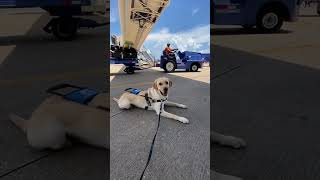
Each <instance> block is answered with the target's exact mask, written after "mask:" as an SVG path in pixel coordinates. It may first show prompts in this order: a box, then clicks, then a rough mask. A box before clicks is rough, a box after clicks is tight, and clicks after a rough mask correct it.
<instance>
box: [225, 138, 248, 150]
mask: <svg viewBox="0 0 320 180" xmlns="http://www.w3.org/2000/svg"><path fill="white" fill-rule="evenodd" d="M225 145H228V146H231V147H233V148H236V149H238V148H242V147H246V146H247V143H246V142H245V141H244V140H243V139H241V138H238V137H234V136H227V139H226V142H225Z"/></svg>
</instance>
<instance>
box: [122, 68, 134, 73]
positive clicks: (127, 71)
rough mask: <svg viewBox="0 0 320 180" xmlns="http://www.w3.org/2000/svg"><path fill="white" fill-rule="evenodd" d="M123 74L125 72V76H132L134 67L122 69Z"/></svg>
mask: <svg viewBox="0 0 320 180" xmlns="http://www.w3.org/2000/svg"><path fill="white" fill-rule="evenodd" d="M124 72H126V73H127V74H133V73H134V67H126V68H125V69H124Z"/></svg>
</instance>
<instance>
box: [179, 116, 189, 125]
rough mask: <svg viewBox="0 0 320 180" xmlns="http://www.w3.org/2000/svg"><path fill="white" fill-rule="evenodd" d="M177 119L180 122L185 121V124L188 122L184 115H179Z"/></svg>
mask: <svg viewBox="0 0 320 180" xmlns="http://www.w3.org/2000/svg"><path fill="white" fill-rule="evenodd" d="M179 121H180V122H182V123H185V124H188V123H189V120H188V119H187V118H185V117H180V118H179Z"/></svg>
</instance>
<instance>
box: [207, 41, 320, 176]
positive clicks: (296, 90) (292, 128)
mask: <svg viewBox="0 0 320 180" xmlns="http://www.w3.org/2000/svg"><path fill="white" fill-rule="evenodd" d="M213 49H214V52H215V64H214V70H213V72H212V75H213V76H212V77H217V78H214V79H212V87H213V88H212V91H211V98H212V99H211V100H212V104H213V106H212V109H211V112H212V114H211V115H212V117H213V118H212V119H211V128H212V129H215V130H218V131H219V132H222V133H224V134H230V135H235V136H239V137H243V138H244V139H245V140H246V141H247V143H248V147H247V148H246V149H244V150H232V149H227V148H224V147H220V146H215V145H211V154H212V156H211V164H212V165H213V166H214V167H215V168H216V170H217V171H219V172H222V173H225V174H232V175H236V176H239V177H242V178H243V179H246V180H256V179H259V180H264V179H265V180H270V179H279V178H280V177H281V179H292V180H301V179H308V180H316V179H319V178H318V169H319V161H318V159H317V158H316V157H318V155H319V152H320V144H319V136H320V131H319V127H320V121H319V119H320V115H319V107H320V101H319V99H320V94H319V90H320V83H319V79H320V71H319V70H318V69H311V68H307V67H304V66H301V65H296V64H290V63H286V62H282V61H280V60H275V59H271V58H268V57H262V56H258V55H254V54H250V53H246V52H242V51H238V50H234V49H230V48H226V47H221V46H213ZM232 67H239V68H237V69H235V70H234V71H229V72H228V73H225V74H224V75H223V76H218V75H219V74H221V73H223V72H226V71H228V70H229V69H230V68H232ZM213 124H214V126H213Z"/></svg>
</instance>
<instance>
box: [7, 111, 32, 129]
mask: <svg viewBox="0 0 320 180" xmlns="http://www.w3.org/2000/svg"><path fill="white" fill-rule="evenodd" d="M9 118H10V120H11V121H12V122H13V123H14V124H15V125H16V126H17V127H18V128H20V129H21V130H22V131H23V132H27V122H28V121H27V120H25V119H23V118H22V117H19V116H17V115H15V114H10V115H9Z"/></svg>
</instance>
